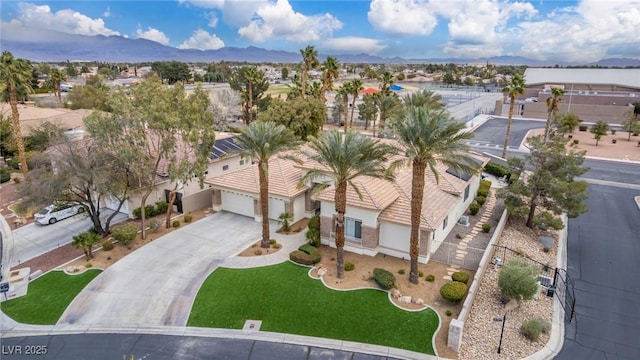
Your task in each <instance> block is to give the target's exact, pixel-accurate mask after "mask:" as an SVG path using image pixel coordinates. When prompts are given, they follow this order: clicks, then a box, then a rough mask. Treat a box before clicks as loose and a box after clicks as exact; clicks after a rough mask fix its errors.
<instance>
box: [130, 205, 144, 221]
mask: <svg viewBox="0 0 640 360" xmlns="http://www.w3.org/2000/svg"><path fill="white" fill-rule="evenodd" d="M131 215H133V218H134V219H140V218H141V217H142V211H141V210H140V208H139V207H137V208H135V209H133V211H132V212H131Z"/></svg>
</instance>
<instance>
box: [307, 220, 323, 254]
mask: <svg viewBox="0 0 640 360" xmlns="http://www.w3.org/2000/svg"><path fill="white" fill-rule="evenodd" d="M307 226H308V227H309V230H307V233H306V234H305V236H306V238H307V240H308V241H309V244H310V245H311V246H315V247H318V246H320V216H318V215H315V216H312V217H311V219H309V224H308V225H307Z"/></svg>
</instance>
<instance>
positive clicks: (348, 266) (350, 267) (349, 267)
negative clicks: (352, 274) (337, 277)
mask: <svg viewBox="0 0 640 360" xmlns="http://www.w3.org/2000/svg"><path fill="white" fill-rule="evenodd" d="M355 268H356V265H355V264H354V263H352V262H348V261H347V262H345V263H344V271H352V270H353V269H355Z"/></svg>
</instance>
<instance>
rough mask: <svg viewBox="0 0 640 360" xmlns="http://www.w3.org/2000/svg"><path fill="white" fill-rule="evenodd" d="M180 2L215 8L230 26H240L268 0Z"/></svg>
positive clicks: (182, 0) (188, 0) (247, 22)
mask: <svg viewBox="0 0 640 360" xmlns="http://www.w3.org/2000/svg"><path fill="white" fill-rule="evenodd" d="M179 2H180V3H181V4H187V5H193V6H197V7H201V8H204V9H217V10H220V11H221V12H222V20H223V21H224V22H225V23H227V24H228V25H230V26H233V27H241V26H246V25H247V24H249V23H250V22H251V19H252V18H253V16H254V15H255V13H256V11H257V10H258V8H259V7H260V6H262V5H263V4H267V3H268V2H269V0H250V1H232V0H226V1H225V0H179Z"/></svg>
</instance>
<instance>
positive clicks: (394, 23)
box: [367, 0, 451, 35]
mask: <svg viewBox="0 0 640 360" xmlns="http://www.w3.org/2000/svg"><path fill="white" fill-rule="evenodd" d="M450 6H451V5H450ZM367 17H368V19H369V23H370V24H371V25H372V26H373V27H374V28H376V29H378V30H381V31H383V32H386V33H390V34H401V35H409V34H411V35H429V34H430V33H431V32H432V31H433V29H434V28H435V27H436V25H437V24H438V21H437V18H436V14H435V12H434V11H433V10H432V9H431V8H430V7H429V3H428V2H427V1H423V0H372V1H371V4H370V5H369V12H368V13H367Z"/></svg>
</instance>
